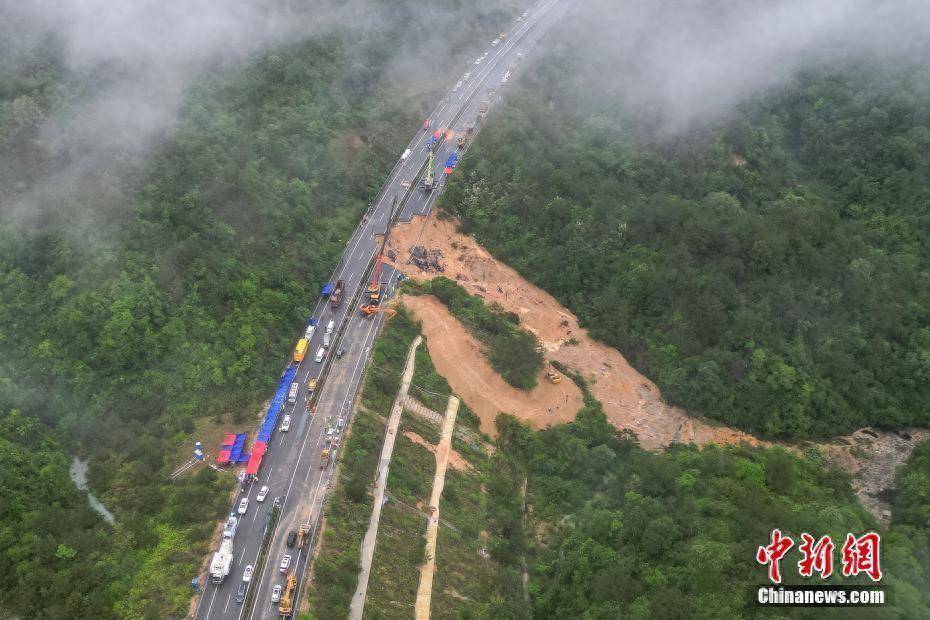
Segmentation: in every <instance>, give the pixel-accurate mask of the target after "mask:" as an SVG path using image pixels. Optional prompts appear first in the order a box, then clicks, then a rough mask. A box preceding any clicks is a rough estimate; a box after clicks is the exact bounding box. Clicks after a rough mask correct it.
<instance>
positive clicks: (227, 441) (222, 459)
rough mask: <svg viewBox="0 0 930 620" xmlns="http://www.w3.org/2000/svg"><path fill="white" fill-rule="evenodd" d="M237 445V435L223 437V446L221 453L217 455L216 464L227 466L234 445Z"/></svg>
mask: <svg viewBox="0 0 930 620" xmlns="http://www.w3.org/2000/svg"><path fill="white" fill-rule="evenodd" d="M234 443H236V434H235V433H227V434H226V436H225V437H223V445H222V446H221V447H220V453H219V454H217V455H216V462H217V463H219V464H220V465H225V464H226V463H228V462H229V455H230V453H231V452H232V447H233V444H234Z"/></svg>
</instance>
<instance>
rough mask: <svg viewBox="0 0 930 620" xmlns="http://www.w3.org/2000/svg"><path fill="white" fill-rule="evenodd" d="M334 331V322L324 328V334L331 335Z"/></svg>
mask: <svg viewBox="0 0 930 620" xmlns="http://www.w3.org/2000/svg"><path fill="white" fill-rule="evenodd" d="M334 329H336V321H330V322H329V324H328V325H327V326H326V333H327V334H331V333H333V330H334Z"/></svg>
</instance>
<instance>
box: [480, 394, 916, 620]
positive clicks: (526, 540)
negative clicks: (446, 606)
mask: <svg viewBox="0 0 930 620" xmlns="http://www.w3.org/2000/svg"><path fill="white" fill-rule="evenodd" d="M498 428H499V430H500V431H501V437H500V447H501V450H500V452H499V454H500V455H501V456H500V457H499V458H501V459H503V462H502V463H499V464H498V468H497V470H498V471H499V472H500V474H499V477H498V478H496V479H495V482H493V483H492V485H491V487H490V490H491V493H492V495H495V496H496V497H497V504H496V506H495V510H494V514H495V515H496V520H495V523H494V527H493V528H492V535H493V537H494V538H493V541H492V542H493V545H494V546H493V552H494V554H495V557H496V558H498V559H499V560H501V561H502V562H504V563H505V564H509V565H510V566H512V567H514V568H516V567H517V566H519V564H520V563H521V558H523V557H526V558H527V564H528V567H529V575H530V581H529V585H528V588H529V593H530V597H531V601H532V606H531V615H532V617H534V618H578V617H585V618H618V617H630V618H669V619H672V618H721V619H723V618H736V617H749V618H752V617H770V613H769V612H767V611H765V610H763V609H761V608H759V607H756V606H755V605H754V603H753V598H752V594H753V592H754V587H755V586H758V585H760V584H764V583H766V581H767V578H766V568H765V567H764V566H762V565H760V564H758V563H757V562H756V550H757V548H758V547H759V546H760V545H765V544H768V542H769V536H770V534H771V530H772V529H773V528H780V529H781V530H782V531H783V532H785V534H786V535H789V536H791V537H792V538H794V540H796V541H798V543H796V544H795V547H794V548H793V549H792V550H791V551H790V552H789V554H788V555H787V556H786V557H785V558H784V559H783V560H782V563H781V568H782V576H783V578H784V582H785V583H787V584H802V583H811V581H809V580H807V581H805V580H803V579H802V578H801V577H799V575H798V572H797V561H798V559H799V558H800V557H801V556H800V553H799V552H798V549H797V545H798V544H799V541H800V540H801V539H800V534H801V533H802V532H808V533H811V534H812V535H815V536H817V537H819V536H822V535H824V534H829V535H831V537H832V538H833V540H834V541H842V540H843V539H844V538H845V536H846V534H847V532H854V533H856V534H861V533H863V532H865V531H868V530H873V529H875V523H874V522H873V520H872V518H871V516H870V515H868V513H866V512H865V510H864V509H863V508H862V506H861V505H860V504H859V502H858V501H857V499H856V497H855V495H854V494H853V493H852V491H851V488H850V486H849V480H848V477H847V476H846V475H845V474H843V473H841V472H839V471H837V470H834V469H830V468H828V467H826V466H825V464H824V461H823V458H822V457H821V456H820V455H819V453H816V452H811V453H809V454H807V455H805V456H804V457H798V456H796V455H793V454H792V453H790V452H787V451H785V450H782V449H770V450H760V449H750V448H747V447H727V448H719V447H716V446H709V447H706V448H704V449H703V450H699V449H697V448H695V447H693V446H690V447H689V446H681V445H678V446H673V447H672V448H671V449H670V450H669V451H668V452H666V453H664V454H654V453H650V452H647V451H645V450H642V449H641V448H639V447H638V446H637V445H636V443H635V441H633V440H630V439H629V438H625V437H622V436H620V435H618V434H617V432H616V430H615V429H614V428H613V427H612V426H611V425H610V424H609V423H608V422H607V421H606V419H605V418H604V416H603V414H602V413H601V412H600V408H599V406H598V405H597V403H595V402H593V401H590V400H589V402H588V407H587V408H586V409H585V410H584V411H583V412H582V413H581V414H579V417H578V419H577V420H576V421H575V422H573V423H571V424H568V425H562V426H557V427H554V428H551V429H546V430H544V431H540V432H538V433H534V432H532V431H530V430H529V429H527V428H526V427H524V426H521V425H520V424H519V423H518V422H517V421H516V420H514V419H513V418H509V417H502V418H499V421H498ZM915 464H916V463H915ZM524 476H525V477H526V479H527V503H528V505H529V506H530V507H531V508H530V510H529V511H528V512H527V514H526V522H525V525H524V524H523V523H522V521H521V518H522V517H523V514H522V510H521V503H520V500H519V487H520V485H521V483H522V479H523V477H524ZM498 487H502V489H498ZM928 527H930V524H927V523H924V524H923V525H922V526H921V527H910V528H905V527H899V526H897V525H895V526H893V527H892V528H891V529H890V530H884V531H883V530H879V531H880V533H881V534H882V535H883V540H882V542H883V545H882V554H883V555H882V562H883V565H882V566H883V570H884V573H885V578H884V579H883V582H882V583H883V584H885V585H890V586H891V587H892V588H893V590H894V605H893V606H888V607H885V608H880V609H875V608H872V609H855V610H848V609H843V610H827V611H826V613H825V610H823V609H817V610H813V609H803V608H802V609H798V608H795V609H782V610H780V612H781V613H782V615H783V616H785V617H793V618H795V617H797V618H807V617H810V618H815V617H825V616H826V617H837V618H840V617H842V618H851V617H852V618H923V617H926V616H927V614H928V613H930V596H928V594H927V588H926V584H927V579H928V577H930V565H928V561H927V560H928V557H927V553H928V550H930V546H928V538H927V534H928V531H930V529H928ZM841 544H842V543H839V544H838V545H837V549H838V548H839V546H841ZM837 553H838V551H837ZM836 562H837V564H836V565H837V566H839V565H840V564H839V562H840V559H839V557H838V556H837V558H836ZM814 581H815V582H817V583H820V581H819V577H816V576H815V578H814ZM827 583H843V584H847V585H849V584H852V583H864V584H868V583H871V582H870V581H868V579H866V580H865V581H861V580H860V578H844V577H842V576H841V575H840V574H838V573H835V574H834V576H833V577H831V578H830V579H829V580H828V581H827Z"/></svg>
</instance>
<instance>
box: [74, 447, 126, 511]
mask: <svg viewBox="0 0 930 620" xmlns="http://www.w3.org/2000/svg"><path fill="white" fill-rule="evenodd" d="M68 473H69V474H71V479H72V480H73V481H74V484H75V485H77V488H78V489H79V490H81V491H86V492H87V499H88V500H90V507H91V508H93V509H94V510H96V511H97V512H98V513H100V516H101V517H103V518H104V520H106V522H107V523H109V524H110V525H113V524H114V523H116V517H114V516H113V513H112V512H110V511H109V510H107V507H106V506H104V505H103V502H101V501H100V500H99V499H97V497H96V496H95V495H94V494H93V493H91V492H90V491H89V490H88V489H87V462H86V461H82V460H81V459H79V458H78V457H76V456H75V457H73V458H72V459H71V469H70V470H69V471H68Z"/></svg>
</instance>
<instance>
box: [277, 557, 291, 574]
mask: <svg viewBox="0 0 930 620" xmlns="http://www.w3.org/2000/svg"><path fill="white" fill-rule="evenodd" d="M290 566H291V556H290V555H286V556H284V557H283V558H281V566H279V567H278V570H279V571H281V572H282V573H286V572H287V569H288V568H290Z"/></svg>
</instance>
